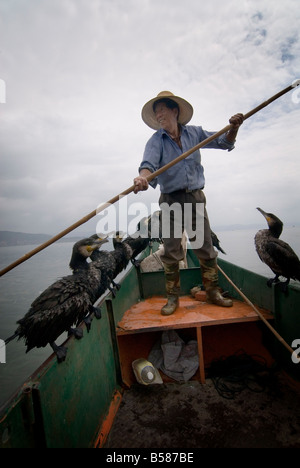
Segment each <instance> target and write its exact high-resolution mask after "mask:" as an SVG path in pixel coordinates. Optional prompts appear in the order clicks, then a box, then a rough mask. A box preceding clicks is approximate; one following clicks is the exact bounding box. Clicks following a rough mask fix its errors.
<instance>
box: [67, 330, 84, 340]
mask: <svg viewBox="0 0 300 468" xmlns="http://www.w3.org/2000/svg"><path fill="white" fill-rule="evenodd" d="M71 335H73V336H74V337H75V338H76V339H77V340H80V339H81V338H82V337H83V330H82V328H69V330H68V336H71Z"/></svg>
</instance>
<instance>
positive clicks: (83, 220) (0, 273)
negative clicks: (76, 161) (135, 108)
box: [0, 80, 300, 276]
mask: <svg viewBox="0 0 300 468" xmlns="http://www.w3.org/2000/svg"><path fill="white" fill-rule="evenodd" d="M299 84H300V80H296V81H294V83H293V84H292V85H290V86H288V87H287V88H285V89H283V90H282V91H280V92H279V93H277V94H275V95H274V96H272V97H271V98H270V99H268V100H267V101H264V102H263V103H262V104H260V105H259V106H257V107H255V108H254V109H252V110H251V111H250V112H248V113H247V114H244V120H246V119H248V118H249V117H251V116H252V115H254V114H256V113H257V112H259V111H260V110H261V109H263V108H264V107H266V106H268V105H269V104H271V102H273V101H275V100H276V99H278V98H280V97H281V96H283V95H284V94H286V93H287V92H289V91H291V90H292V89H294V88H295V87H296V86H298V85H299ZM231 127H232V125H231V124H229V125H226V127H224V128H222V130H219V131H218V132H216V133H214V134H213V135H211V136H210V137H209V138H206V139H205V140H203V141H201V143H198V145H196V146H194V147H193V148H190V149H189V150H188V151H186V152H185V153H182V154H181V155H180V156H178V157H177V158H175V159H174V160H173V161H171V162H169V163H168V164H166V165H165V166H163V167H161V168H160V169H158V170H157V171H155V172H153V173H152V174H151V175H149V176H148V177H147V180H148V182H150V181H151V180H153V179H155V177H157V176H158V175H160V174H162V173H163V172H164V171H166V170H167V169H169V168H170V167H172V166H174V165H175V164H177V163H178V162H179V161H182V160H183V159H185V158H187V157H188V156H189V155H190V154H192V153H194V151H196V150H198V149H200V148H203V147H204V146H206V145H208V143H210V142H211V141H213V140H215V139H216V138H218V137H219V136H221V135H223V134H224V133H226V132H228V131H229V130H230V129H231ZM133 190H134V185H131V186H130V187H128V188H127V189H126V190H124V191H123V192H121V193H119V194H118V195H116V196H115V197H113V198H112V199H111V200H108V201H107V202H106V203H104V204H103V205H101V206H100V207H99V208H96V209H95V210H93V211H91V212H90V213H89V214H87V215H86V216H84V217H83V218H81V219H80V220H78V221H77V222H76V223H74V224H72V225H71V226H69V227H68V228H66V229H64V230H63V231H61V232H60V233H59V234H57V235H56V236H54V237H52V238H51V239H49V240H47V241H46V242H44V243H43V244H41V245H39V246H38V247H36V248H35V249H33V250H31V251H30V252H28V253H27V254H25V255H23V256H22V257H21V258H19V259H18V260H16V261H14V262H13V263H11V264H10V265H8V266H7V267H5V268H3V270H1V271H0V276H3V275H5V274H6V273H7V272H9V271H10V270H12V269H13V268H15V267H16V266H18V265H20V264H21V263H23V262H25V261H26V260H28V259H29V258H31V257H33V256H34V255H35V254H37V253H38V252H40V251H41V250H43V249H45V248H47V247H49V245H51V244H53V243H54V242H56V241H57V240H59V239H61V238H62V237H64V236H65V235H67V234H68V233H70V232H71V231H74V229H76V228H78V227H79V226H81V225H82V224H85V223H86V222H87V221H89V220H90V219H91V218H93V217H94V216H96V214H98V213H101V211H104V210H105V209H106V208H107V207H109V206H110V205H112V204H114V203H116V202H117V201H118V200H120V198H122V197H124V196H126V195H129V194H130V193H131V192H133Z"/></svg>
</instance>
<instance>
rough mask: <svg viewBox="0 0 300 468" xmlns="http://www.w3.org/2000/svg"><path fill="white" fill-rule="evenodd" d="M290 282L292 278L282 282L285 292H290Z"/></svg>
mask: <svg viewBox="0 0 300 468" xmlns="http://www.w3.org/2000/svg"><path fill="white" fill-rule="evenodd" d="M289 282H290V279H287V280H286V281H284V282H281V283H280V289H281V291H282V292H283V293H284V294H287V293H288V285H289Z"/></svg>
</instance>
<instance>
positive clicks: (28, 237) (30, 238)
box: [0, 231, 84, 247]
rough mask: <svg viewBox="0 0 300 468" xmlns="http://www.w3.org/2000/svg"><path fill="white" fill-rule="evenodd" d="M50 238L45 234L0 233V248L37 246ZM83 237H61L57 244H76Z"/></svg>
mask: <svg viewBox="0 0 300 468" xmlns="http://www.w3.org/2000/svg"><path fill="white" fill-rule="evenodd" d="M51 237H52V236H50V235H47V234H30V233H25V232H14V231H0V247H14V246H21V245H39V244H42V243H44V242H47V241H48V240H49V239H51ZM83 237H84V236H76V237H75V236H74V237H63V238H61V239H59V240H58V241H57V242H63V243H66V242H77V241H78V240H80V239H82V238H83Z"/></svg>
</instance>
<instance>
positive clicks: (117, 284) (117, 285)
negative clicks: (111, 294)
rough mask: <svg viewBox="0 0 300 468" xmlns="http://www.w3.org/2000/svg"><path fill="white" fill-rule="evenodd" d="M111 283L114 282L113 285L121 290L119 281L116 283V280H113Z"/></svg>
mask: <svg viewBox="0 0 300 468" xmlns="http://www.w3.org/2000/svg"><path fill="white" fill-rule="evenodd" d="M111 283H112V285H113V287H114V288H115V289H116V290H117V291H119V289H121V285H120V284H119V283H115V282H114V281H112V282H111Z"/></svg>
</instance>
